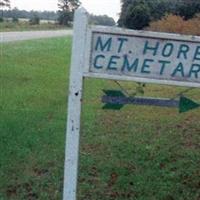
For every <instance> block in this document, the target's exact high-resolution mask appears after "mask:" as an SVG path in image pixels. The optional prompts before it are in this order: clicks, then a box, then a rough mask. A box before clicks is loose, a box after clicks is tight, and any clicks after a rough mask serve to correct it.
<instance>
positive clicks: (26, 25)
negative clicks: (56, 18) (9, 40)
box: [0, 19, 69, 32]
mask: <svg viewBox="0 0 200 200" xmlns="http://www.w3.org/2000/svg"><path fill="white" fill-rule="evenodd" d="M32 22H34V21H32ZM32 22H31V21H29V20H23V19H22V20H20V19H18V20H17V22H13V21H6V20H4V21H3V22H1V23H0V32H8V31H32V30H58V29H69V27H66V26H62V25H58V24H56V23H54V22H48V21H42V20H40V23H32Z"/></svg>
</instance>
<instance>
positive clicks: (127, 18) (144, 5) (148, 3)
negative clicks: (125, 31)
mask: <svg viewBox="0 0 200 200" xmlns="http://www.w3.org/2000/svg"><path fill="white" fill-rule="evenodd" d="M121 2H122V10H121V14H120V19H119V21H118V24H119V26H125V27H128V28H134V29H142V28H143V27H145V26H148V25H149V22H150V21H155V20H159V19H161V18H162V17H163V16H164V15H166V14H169V13H172V14H176V15H180V16H182V17H184V19H190V18H192V17H194V15H195V14H196V13H198V12H200V1H196V0H190V1H188V0H121Z"/></svg>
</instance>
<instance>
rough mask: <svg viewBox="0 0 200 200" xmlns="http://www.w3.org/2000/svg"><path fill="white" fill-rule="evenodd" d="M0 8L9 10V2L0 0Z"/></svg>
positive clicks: (8, 0)
mask: <svg viewBox="0 0 200 200" xmlns="http://www.w3.org/2000/svg"><path fill="white" fill-rule="evenodd" d="M0 7H1V8H4V7H5V8H10V0H0Z"/></svg>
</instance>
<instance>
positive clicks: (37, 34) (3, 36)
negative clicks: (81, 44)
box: [0, 30, 72, 43]
mask: <svg viewBox="0 0 200 200" xmlns="http://www.w3.org/2000/svg"><path fill="white" fill-rule="evenodd" d="M65 35H66V36H67V35H72V30H56V31H22V32H0V43H2V42H12V41H19V40H31V39H38V38H50V37H59V36H65Z"/></svg>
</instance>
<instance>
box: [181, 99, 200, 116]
mask: <svg viewBox="0 0 200 200" xmlns="http://www.w3.org/2000/svg"><path fill="white" fill-rule="evenodd" d="M198 107H200V104H198V103H196V102H194V101H192V100H191V99H188V98H186V97H184V96H182V97H180V103H179V112H180V113H183V112H187V111H189V110H192V109H195V108H198Z"/></svg>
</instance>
